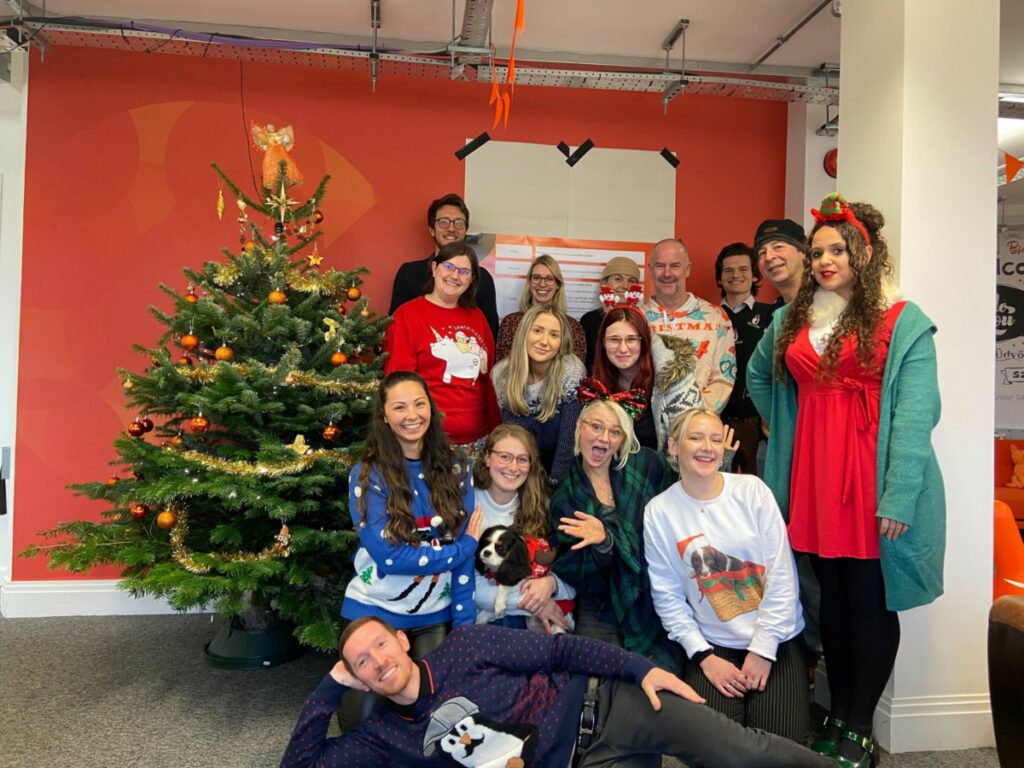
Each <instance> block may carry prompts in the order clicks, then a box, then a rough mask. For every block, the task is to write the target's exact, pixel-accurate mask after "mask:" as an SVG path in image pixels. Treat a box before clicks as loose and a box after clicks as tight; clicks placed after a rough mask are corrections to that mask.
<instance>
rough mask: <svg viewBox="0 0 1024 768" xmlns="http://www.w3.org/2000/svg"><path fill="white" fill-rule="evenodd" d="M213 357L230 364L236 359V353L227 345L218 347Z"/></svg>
mask: <svg viewBox="0 0 1024 768" xmlns="http://www.w3.org/2000/svg"><path fill="white" fill-rule="evenodd" d="M213 356H214V357H215V358H217V359H218V360H220V361H222V362H225V363H230V362H231V361H232V360H234V359H235V351H234V350H233V349H231V347H229V346H228V345H227V344H221V345H220V346H219V347H217V351H216V352H214V353H213Z"/></svg>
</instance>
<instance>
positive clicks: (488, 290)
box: [476, 267, 498, 338]
mask: <svg viewBox="0 0 1024 768" xmlns="http://www.w3.org/2000/svg"><path fill="white" fill-rule="evenodd" d="M476 305H477V306H478V307H480V311H481V312H483V313H484V317H486V318H487V324H488V325H489V326H491V337H492V338H493V337H496V336H497V335H498V298H497V295H496V293H495V290H494V278H493V277H491V273H490V272H488V271H487V270H486V269H484V268H483V267H480V285H478V286H477V287H476Z"/></svg>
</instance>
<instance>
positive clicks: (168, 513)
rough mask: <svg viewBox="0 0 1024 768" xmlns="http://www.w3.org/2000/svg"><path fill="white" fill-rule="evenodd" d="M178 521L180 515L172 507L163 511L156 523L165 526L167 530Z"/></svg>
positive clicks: (157, 517)
mask: <svg viewBox="0 0 1024 768" xmlns="http://www.w3.org/2000/svg"><path fill="white" fill-rule="evenodd" d="M176 522H178V515H177V513H175V512H174V511H173V510H170V509H165V510H164V511H163V512H161V513H160V514H159V515H157V516H156V524H157V525H159V526H160V527H161V528H163V529H164V530H165V531H167V530H170V529H171V528H173V527H174V524H175V523H176Z"/></svg>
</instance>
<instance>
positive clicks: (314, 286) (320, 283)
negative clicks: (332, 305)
mask: <svg viewBox="0 0 1024 768" xmlns="http://www.w3.org/2000/svg"><path fill="white" fill-rule="evenodd" d="M262 261H263V263H264V264H268V263H269V258H268V256H266V255H264V256H263V258H262ZM241 275H242V270H241V269H239V267H238V265H237V264H234V263H232V262H228V263H226V264H218V265H217V267H216V270H215V272H214V275H213V282H215V283H216V284H217V285H219V286H220V287H221V288H229V287H231V286H232V285H234V283H235V282H236V281H237V280H238V278H239V277H241ZM284 280H285V282H286V283H287V284H288V287H289V288H291V289H292V290H295V291H299V292H300V293H311V294H315V295H317V296H330V297H333V298H338V297H341V296H343V295H344V294H345V293H346V291H348V289H349V288H350V287H351V285H352V281H351V280H347V281H346V280H345V279H344V278H343V276H342V275H341V274H340V273H337V272H328V273H327V274H326V275H321V274H320V273H318V272H313V271H303V270H302V269H300V268H299V267H297V266H289V267H287V268H286V269H285V273H284Z"/></svg>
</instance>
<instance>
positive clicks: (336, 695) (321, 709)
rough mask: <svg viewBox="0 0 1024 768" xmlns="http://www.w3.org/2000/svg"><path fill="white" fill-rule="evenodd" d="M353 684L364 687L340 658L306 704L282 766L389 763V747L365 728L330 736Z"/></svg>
mask: <svg viewBox="0 0 1024 768" xmlns="http://www.w3.org/2000/svg"><path fill="white" fill-rule="evenodd" d="M350 687H352V688H356V687H358V688H362V686H361V685H360V684H359V683H358V682H357V681H356V680H355V679H354V678H352V677H351V676H350V675H349V674H348V672H347V670H345V667H344V665H343V664H342V663H341V662H340V661H339V662H338V663H337V664H335V665H334V669H332V670H331V672H330V673H329V674H328V675H326V676H325V677H324V679H323V680H321V681H320V685H319V686H317V689H316V690H315V691H313V693H312V694H311V695H310V697H309V698H308V699H306V703H305V704H303V705H302V712H301V713H300V714H299V722H298V723H297V724H296V726H295V730H294V731H292V737H291V740H290V741H289V742H288V748H287V749H286V750H285V753H284V757H282V758H281V768H315V767H316V766H322V765H360V766H367V768H374V767H375V766H380V767H381V768H383V766H386V765H387V764H388V753H387V749H386V748H385V746H384V745H383V744H381V743H379V742H378V741H377V740H376V739H375V738H373V737H372V736H371V735H370V734H368V733H366V732H365V730H364V729H359V730H357V731H350V732H349V733H346V734H344V735H342V736H340V737H337V738H331V739H329V738H327V728H328V726H329V725H330V722H331V717H332V716H333V715H334V713H335V711H336V710H337V709H338V705H339V704H340V703H341V697H342V695H343V694H344V693H345V691H347V690H348V689H349V688H350ZM364 690H365V689H364Z"/></svg>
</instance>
